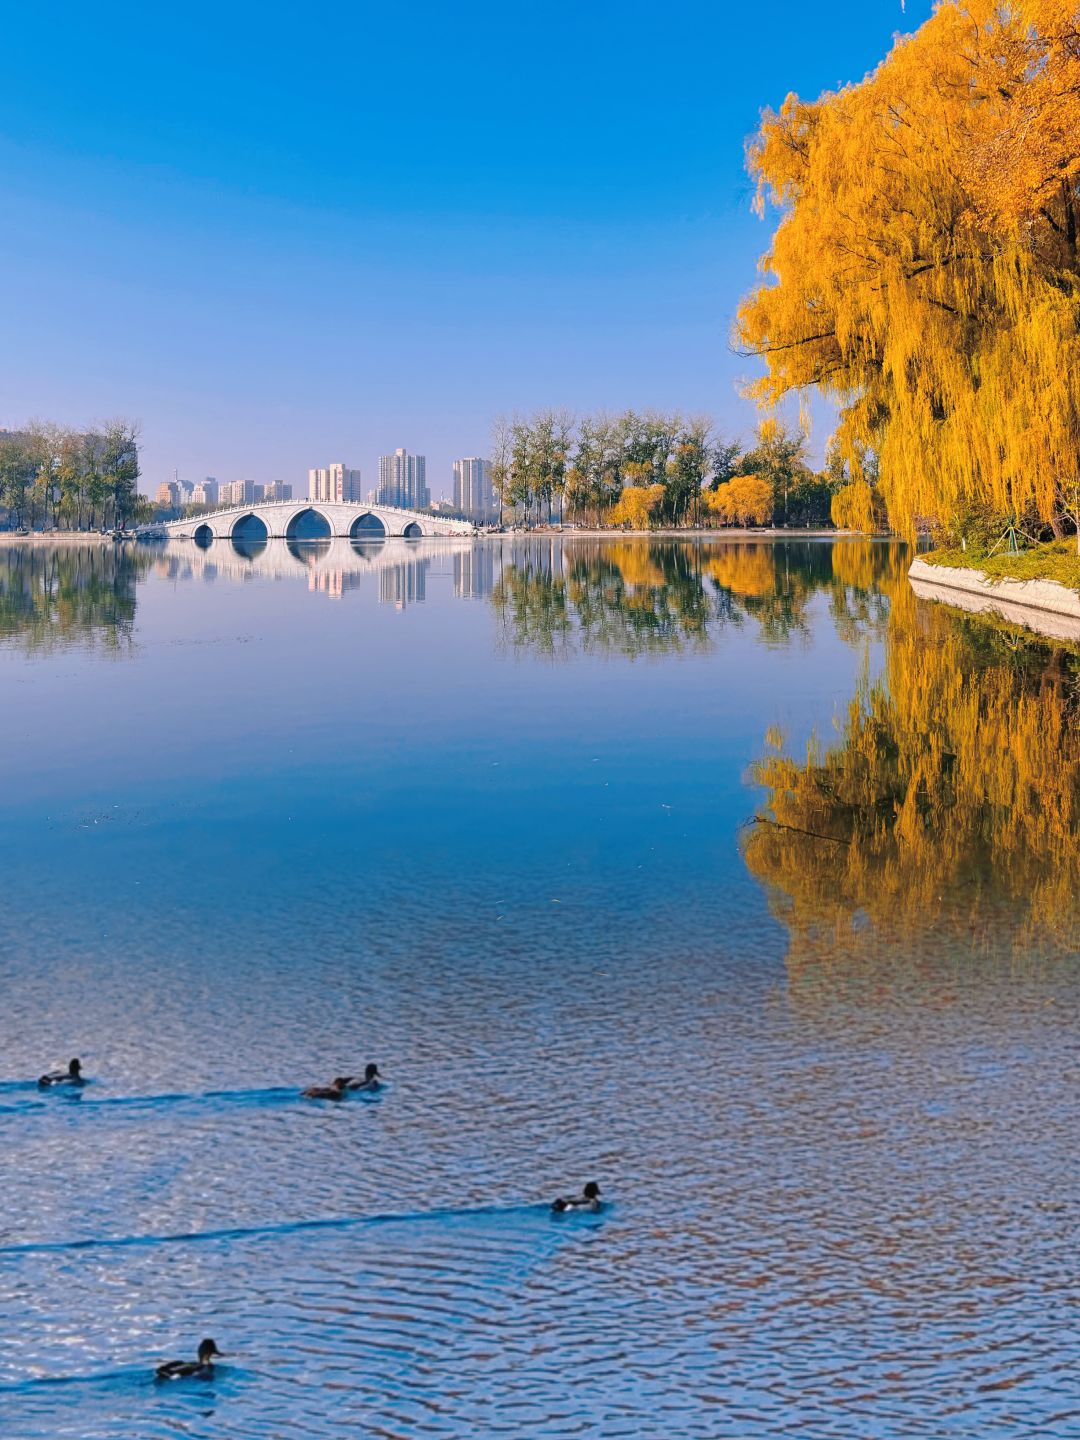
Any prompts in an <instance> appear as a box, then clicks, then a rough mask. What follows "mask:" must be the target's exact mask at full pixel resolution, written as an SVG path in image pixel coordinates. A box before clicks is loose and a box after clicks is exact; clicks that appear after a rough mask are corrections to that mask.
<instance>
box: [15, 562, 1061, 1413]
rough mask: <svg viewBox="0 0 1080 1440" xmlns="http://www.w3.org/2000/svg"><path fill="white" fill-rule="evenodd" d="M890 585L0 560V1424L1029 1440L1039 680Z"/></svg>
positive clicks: (816, 573)
mask: <svg viewBox="0 0 1080 1440" xmlns="http://www.w3.org/2000/svg"><path fill="white" fill-rule="evenodd" d="M905 567H906V554H905V552H904V551H903V550H902V549H901V548H900V547H895V546H887V545H879V546H872V545H869V544H863V543H856V542H847V543H838V544H836V545H829V544H823V543H822V544H810V543H790V544H786V545H776V546H771V545H764V544H762V545H746V544H721V543H716V544H708V545H703V546H695V545H689V544H687V545H670V544H651V545H650V544H645V543H638V542H633V543H616V542H613V543H610V544H599V543H592V542H587V541H584V540H582V541H576V542H572V541H567V542H565V543H562V544H560V543H558V542H551V541H543V542H539V541H538V542H536V543H531V544H526V543H524V542H522V543H517V542H514V543H511V542H510V541H506V542H501V543H477V544H468V543H465V544H460V543H451V542H446V543H441V542H421V543H420V544H419V545H417V546H412V547H410V546H408V545H407V544H406V542H386V543H385V544H383V545H382V546H381V547H380V546H376V547H375V548H369V549H355V548H354V547H352V546H351V545H348V544H346V543H343V542H331V543H330V544H329V545H324V546H322V547H318V546H313V547H306V548H303V547H298V548H296V549H295V550H293V551H290V550H289V548H288V547H286V546H285V545H284V544H281V543H280V542H275V543H274V544H271V545H269V546H265V547H262V548H261V549H260V548H258V547H256V548H255V549H253V550H252V551H251V552H249V553H248V554H238V553H236V552H235V551H234V550H233V549H232V548H231V547H228V546H226V547H222V546H220V545H215V546H213V547H211V548H210V549H208V550H206V551H199V550H197V549H195V548H194V547H193V546H191V545H187V546H183V547H181V546H175V547H172V548H170V549H168V550H165V551H158V552H154V553H150V552H139V553H138V554H129V553H127V552H125V554H124V555H122V556H117V555H115V554H114V553H113V552H112V551H111V550H108V551H107V550H101V549H91V548H88V549H85V550H79V549H67V550H63V551H60V550H56V551H52V550H46V549H40V548H39V549H34V550H32V551H31V550H27V549H17V550H16V549H10V548H9V549H6V550H0V696H2V701H3V703H2V706H0V754H2V755H3V775H4V791H3V793H4V801H5V805H4V809H3V819H2V822H0V876H2V892H0V894H2V903H0V982H2V987H3V989H2V994H3V1001H4V1003H3V1006H2V1008H0V1055H2V1057H3V1058H2V1062H0V1081H2V1083H0V1164H2V1166H3V1174H2V1183H0V1433H2V1434H3V1435H5V1436H12V1437H16V1440H34V1437H44V1436H48V1437H61V1436H64V1437H67V1436H70V1437H78V1440H114V1437H125V1440H127V1437H132V1440H136V1437H137V1440H156V1437H176V1436H178V1435H179V1436H188V1437H206V1440H211V1437H213V1440H233V1437H259V1440H267V1437H281V1440H294V1437H310V1436H320V1437H345V1436H349V1437H351V1436H373V1437H375V1436H377V1437H394V1440H399V1437H400V1440H413V1437H432V1440H436V1437H476V1436H499V1435H507V1436H524V1435H528V1436H544V1437H556V1436H575V1437H604V1440H608V1437H611V1440H615V1437H631V1440H636V1437H643V1440H652V1437H655V1440H661V1437H663V1440H671V1437H687V1440H692V1437H699V1436H700V1437H705V1436H708V1437H740V1440H744V1437H758V1436H762V1437H764V1436H777V1437H791V1436H799V1437H815V1440H816V1437H823V1440H824V1437H842V1440H864V1437H889V1440H892V1437H902V1436H918V1437H953V1436H964V1437H972V1440H975V1437H979V1440H982V1437H1021V1436H1023V1437H1027V1436H1035V1435H1045V1436H1048V1437H1055V1440H1066V1437H1070V1436H1073V1437H1075V1436H1080V1368H1078V1365H1077V1360H1078V1355H1080V1335H1078V1329H1080V1324H1078V1322H1080V1288H1078V1285H1077V1268H1076V1247H1077V1220H1078V1214H1080V1211H1078V1206H1080V1193H1078V1191H1080V1183H1078V1182H1080V1168H1078V1166H1077V1161H1076V1151H1077V1140H1078V1125H1077V1119H1076V1093H1077V1081H1078V1079H1080V1053H1078V1043H1077V1033H1078V1021H1080V985H1078V978H1080V977H1078V953H1077V952H1078V935H1080V915H1078V910H1077V898H1076V897H1077V894H1078V893H1080V858H1078V857H1080V845H1078V829H1080V738H1078V736H1080V723H1078V721H1080V662H1078V660H1077V657H1076V655H1075V654H1074V653H1072V652H1070V651H1069V650H1067V649H1062V648H1060V647H1055V646H1054V645H1052V644H1050V643H1044V642H1040V641H1037V640H1034V639H1030V638H1029V639H1025V638H1023V637H1021V636H1019V635H1017V634H1016V632H1010V631H1008V630H1006V629H1004V628H1002V627H999V626H994V625H989V624H987V623H985V622H982V621H979V620H975V619H972V618H966V617H962V616H959V615H957V614H954V613H952V612H948V611H944V610H933V609H931V608H930V607H928V606H926V605H923V604H921V603H920V602H916V601H915V599H914V598H913V596H912V595H911V592H910V589H909V587H908V586H907V583H906V579H905ZM72 1055H79V1056H80V1057H82V1059H83V1061H84V1065H85V1066H86V1069H87V1071H88V1073H89V1074H90V1075H91V1076H92V1077H93V1079H92V1083H91V1084H89V1085H88V1086H87V1087H86V1089H85V1091H84V1092H82V1094H81V1095H77V1096H64V1095H59V1094H39V1093H38V1091H37V1089H36V1088H35V1087H34V1085H33V1083H32V1081H33V1077H35V1076H36V1075H37V1074H38V1073H39V1072H40V1071H42V1070H43V1069H45V1068H47V1067H51V1066H53V1065H55V1064H57V1063H60V1062H66V1060H67V1059H68V1058H69V1057H70V1056H72ZM369 1059H375V1060H377V1061H378V1062H379V1064H380V1066H381V1067H382V1069H383V1070H384V1072H385V1074H386V1076H387V1078H388V1081H389V1084H388V1086H387V1088H386V1089H385V1090H384V1091H383V1092H382V1093H381V1094H380V1095H379V1096H378V1097H377V1098H375V1099H373V1100H368V1101H364V1100H359V1099H354V1100H352V1101H350V1102H349V1103H347V1104H344V1105H341V1106H333V1105H318V1104H313V1103H310V1102H303V1101H301V1100H300V1099H298V1098H297V1090H298V1087H300V1086H301V1085H304V1084H309V1083H312V1082H325V1081H327V1080H329V1079H330V1078H331V1077H332V1076H333V1075H335V1074H338V1073H348V1072H355V1071H357V1070H359V1069H360V1068H361V1067H362V1065H363V1063H364V1062H365V1061H367V1060H369ZM592 1178H595V1179H597V1180H599V1181H600V1183H601V1185H602V1187H603V1190H604V1193H605V1196H606V1197H607V1198H608V1200H609V1202H610V1203H609V1205H608V1206H607V1208H606V1209H605V1210H604V1212H603V1213H601V1214H600V1215H598V1216H588V1217H570V1218H568V1219H565V1220H553V1219H552V1218H551V1216H550V1214H549V1213H548V1209H547V1204H548V1202H549V1201H550V1199H551V1198H552V1197H553V1196H554V1195H555V1194H557V1193H559V1192H560V1191H564V1192H565V1191H567V1190H568V1189H570V1188H577V1187H578V1186H579V1185H580V1184H581V1183H582V1182H583V1181H585V1180H587V1179H592ZM203 1335H213V1336H215V1337H216V1339H217V1341H218V1343H219V1345H220V1346H221V1348H222V1349H223V1350H226V1351H228V1352H229V1354H230V1356H231V1357H233V1358H231V1359H230V1361H229V1362H228V1363H227V1364H226V1365H225V1366H223V1367H221V1368H220V1369H219V1370H218V1373H217V1375H216V1377H215V1379H214V1380H213V1381H211V1382H208V1383H199V1382H194V1383H191V1384H188V1385H186V1386H174V1387H166V1388H162V1387H159V1386H155V1385H154V1384H153V1383H152V1381H151V1380H150V1379H149V1376H150V1373H151V1370H152V1366H153V1364H154V1363H155V1362H157V1361H158V1360H160V1359H163V1358H169V1357H170V1356H177V1355H180V1356H182V1355H186V1354H187V1353H188V1352H191V1351H193V1350H194V1347H195V1345H196V1344H197V1342H198V1340H199V1339H200V1338H201V1337H202V1336H203Z"/></svg>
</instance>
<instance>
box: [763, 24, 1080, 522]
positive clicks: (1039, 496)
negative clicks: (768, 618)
mask: <svg viewBox="0 0 1080 1440" xmlns="http://www.w3.org/2000/svg"><path fill="white" fill-rule="evenodd" d="M749 164H750V169H751V172H752V174H753V176H754V177H755V179H756V180H757V184H758V199H759V204H761V205H764V203H765V202H766V200H770V199H771V200H772V201H773V202H775V203H776V204H777V205H778V206H779V207H780V210H781V218H780V221H779V225H778V227H777V230H776V233H775V235H774V237H773V242H772V246H771V249H770V250H769V252H768V254H767V255H766V257H765V259H764V261H763V270H764V272H765V275H766V280H765V283H764V284H762V285H761V286H760V287H759V288H758V289H757V290H756V291H755V292H754V293H753V294H752V295H750V296H749V297H748V299H747V300H746V301H745V303H744V304H743V306H742V308H741V310H740V312H739V318H738V324H737V333H738V336H739V338H740V340H741V343H742V345H743V346H744V347H745V350H746V351H747V352H749V353H750V354H753V355H757V356H760V357H762V358H763V360H764V361H765V367H766V368H765V375H764V376H763V378H762V379H761V381H760V382H759V383H758V384H757V385H756V386H755V387H754V392H755V393H756V396H757V398H758V399H759V400H760V401H761V402H762V403H764V404H765V405H769V406H771V405H773V404H775V403H776V402H777V401H778V400H780V399H781V397H783V396H785V395H787V394H789V393H790V392H793V391H802V390H805V389H807V388H810V387H816V388H817V389H818V390H820V391H822V392H823V393H824V394H826V395H827V396H829V397H831V398H832V399H833V400H834V401H835V402H836V403H837V405H838V407H839V410H840V423H839V428H838V431H837V441H838V444H839V445H840V447H841V448H842V450H843V451H844V452H845V453H847V454H849V455H850V456H852V457H853V456H854V455H855V453H856V451H857V448H858V447H859V446H862V447H864V448H869V449H871V450H872V451H874V452H875V454H876V455H877V457H878V460H879V463H880V484H881V492H882V494H883V496H884V498H885V501H886V503H887V506H888V512H889V518H890V521H891V522H892V524H893V525H894V526H895V527H896V528H898V529H899V530H901V531H902V532H904V533H907V534H909V535H910V534H913V533H914V531H915V530H916V529H917V528H918V526H919V524H920V522H922V521H924V520H930V521H933V522H937V523H940V524H945V525H951V524H952V523H954V522H955V521H956V519H957V517H958V516H959V515H960V514H961V513H962V512H963V510H964V508H965V506H969V505H971V504H986V505H989V506H991V507H992V508H993V510H994V511H995V512H996V513H997V514H998V515H1000V516H1006V515H1009V514H1016V515H1025V514H1027V515H1032V516H1034V517H1035V518H1036V519H1037V520H1039V521H1042V522H1045V523H1046V524H1048V525H1052V526H1053V527H1054V528H1055V530H1057V531H1060V530H1061V528H1062V525H1063V521H1064V519H1065V513H1066V502H1067V501H1068V498H1069V497H1070V495H1071V494H1072V493H1073V491H1074V487H1075V485H1076V482H1077V476H1078V467H1080V386H1078V384H1077V379H1076V377H1077V375H1078V374H1080V249H1078V246H1080V194H1078V182H1080V24H1078V17H1077V10H1076V4H1075V0H1012V3H1010V4H1008V5H1002V4H1000V3H999V0H963V3H961V0H943V3H941V4H940V5H939V6H938V8H937V10H936V11H935V13H934V15H933V16H932V17H931V19H929V20H928V21H927V22H926V23H925V24H924V25H923V26H921V27H920V29H919V30H918V31H916V32H915V34H913V35H911V36H909V37H905V38H901V39H900V40H898V41H897V43H896V45H895V47H894V49H893V51H892V53H891V54H890V55H889V57H888V58H887V59H886V60H885V61H884V62H883V63H882V64H881V65H880V66H879V68H878V69H877V70H876V71H875V72H874V73H873V74H871V75H870V76H868V77H867V78H866V79H865V80H863V81H862V82H861V83H859V84H857V85H852V86H849V87H847V88H846V89H843V90H840V91H838V92H836V93H829V94H825V95H823V96H822V97H821V98H820V99H819V100H817V101H815V102H811V103H807V102H804V101H802V100H800V99H799V98H798V97H796V96H794V95H792V96H789V97H788V99H787V100H786V101H785V102H784V104H783V106H782V107H781V108H780V110H779V111H778V112H775V113H773V112H769V113H767V114H766V115H765V117H764V119H763V122H762V125H761V129H760V131H759V133H758V135H757V137H756V138H755V140H754V141H753V143H752V145H751V147H750V152H749ZM856 478H858V477H856ZM850 498H851V500H852V501H854V500H855V499H856V498H857V497H854V496H853V497H850Z"/></svg>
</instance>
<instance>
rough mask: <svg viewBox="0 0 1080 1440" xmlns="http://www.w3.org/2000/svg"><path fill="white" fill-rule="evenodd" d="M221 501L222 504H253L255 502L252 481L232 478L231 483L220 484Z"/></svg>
mask: <svg viewBox="0 0 1080 1440" xmlns="http://www.w3.org/2000/svg"><path fill="white" fill-rule="evenodd" d="M221 503H222V504H223V505H253V504H254V503H255V483H254V481H252V480H233V481H232V482H231V484H228V485H222V487H221Z"/></svg>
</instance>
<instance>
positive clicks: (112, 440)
mask: <svg viewBox="0 0 1080 1440" xmlns="http://www.w3.org/2000/svg"><path fill="white" fill-rule="evenodd" d="M139 473H140V472H139V445H138V429H137V427H136V426H134V425H132V424H131V423H129V422H128V421H126V420H113V421H109V422H108V423H107V424H105V425H103V426H101V427H100V428H97V429H91V430H72V429H70V428H68V427H66V426H63V425H54V424H51V423H39V422H35V423H33V424H30V425H27V426H26V427H25V428H24V429H22V430H0V524H4V523H6V524H7V526H8V528H10V529H19V528H21V527H24V526H25V527H26V528H27V529H29V530H56V529H61V528H62V529H68V530H96V529H100V528H101V527H108V528H109V529H114V528H118V529H122V528H123V527H124V526H125V525H128V524H130V523H132V522H133V521H136V520H140V519H143V518H145V517H146V516H147V515H148V514H149V509H150V507H149V502H148V501H146V500H145V499H144V498H143V497H142V496H141V495H140V494H139V492H138V480H139Z"/></svg>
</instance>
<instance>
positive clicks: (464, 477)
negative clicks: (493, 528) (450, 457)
mask: <svg viewBox="0 0 1080 1440" xmlns="http://www.w3.org/2000/svg"><path fill="white" fill-rule="evenodd" d="M454 508H455V509H456V510H459V511H460V512H461V514H462V515H467V516H468V517H469V519H470V520H476V521H478V522H479V523H481V524H482V523H484V522H485V521H487V520H494V519H495V517H496V515H497V514H498V513H499V509H498V506H497V505H496V503H495V488H494V486H493V485H492V483H491V466H490V465H489V464H488V462H487V461H486V460H481V459H480V457H479V456H478V455H468V456H466V457H465V459H464V460H455V461H454Z"/></svg>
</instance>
